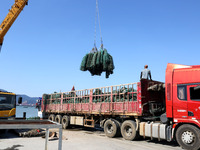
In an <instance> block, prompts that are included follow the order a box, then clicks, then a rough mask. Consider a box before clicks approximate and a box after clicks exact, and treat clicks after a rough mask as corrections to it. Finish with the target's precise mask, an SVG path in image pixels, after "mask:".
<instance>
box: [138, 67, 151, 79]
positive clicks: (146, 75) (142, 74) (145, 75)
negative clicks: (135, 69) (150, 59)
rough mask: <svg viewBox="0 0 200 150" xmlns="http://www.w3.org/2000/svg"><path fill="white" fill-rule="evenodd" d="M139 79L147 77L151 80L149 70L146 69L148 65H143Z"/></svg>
mask: <svg viewBox="0 0 200 150" xmlns="http://www.w3.org/2000/svg"><path fill="white" fill-rule="evenodd" d="M141 79H149V80H152V79H151V71H150V70H149V69H148V65H145V66H144V69H143V70H142V71H141V74H140V80H141Z"/></svg>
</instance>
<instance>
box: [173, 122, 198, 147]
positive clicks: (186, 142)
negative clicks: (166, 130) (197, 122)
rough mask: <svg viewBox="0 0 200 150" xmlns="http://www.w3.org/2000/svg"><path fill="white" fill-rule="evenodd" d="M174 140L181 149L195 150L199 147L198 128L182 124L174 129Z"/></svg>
mask: <svg viewBox="0 0 200 150" xmlns="http://www.w3.org/2000/svg"><path fill="white" fill-rule="evenodd" d="M176 140H177V142H178V144H179V145H180V146H181V147H182V148H183V149H188V150H197V149H199V148H200V142H199V141H200V130H199V129H198V128H197V127H195V126H193V125H189V124H185V125H182V126H180V127H179V128H178V129H177V131H176Z"/></svg>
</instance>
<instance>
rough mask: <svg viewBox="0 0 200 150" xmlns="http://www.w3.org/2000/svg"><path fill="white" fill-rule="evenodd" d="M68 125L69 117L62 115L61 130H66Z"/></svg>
mask: <svg viewBox="0 0 200 150" xmlns="http://www.w3.org/2000/svg"><path fill="white" fill-rule="evenodd" d="M69 125H70V120H69V116H66V115H64V116H63V118H62V127H63V129H67V128H68V127H69Z"/></svg>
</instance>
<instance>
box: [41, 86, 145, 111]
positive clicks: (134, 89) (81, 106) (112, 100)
mask: <svg viewBox="0 0 200 150" xmlns="http://www.w3.org/2000/svg"><path fill="white" fill-rule="evenodd" d="M138 87H139V83H130V84H121V85H115V86H106V87H100V88H92V89H85V90H77V91H69V92H63V93H54V94H46V95H43V104H45V107H46V109H45V110H46V112H49V111H51V112H57V113H62V112H63V113H64V112H79V113H80V112H81V113H91V114H99V113H120V114H126V113H127V114H128V113H129V115H130V114H132V115H134V113H136V114H137V115H138V113H139V111H141V110H139V108H140V107H139V104H140V105H141V101H140V99H141V95H140V94H141V92H139V91H138Z"/></svg>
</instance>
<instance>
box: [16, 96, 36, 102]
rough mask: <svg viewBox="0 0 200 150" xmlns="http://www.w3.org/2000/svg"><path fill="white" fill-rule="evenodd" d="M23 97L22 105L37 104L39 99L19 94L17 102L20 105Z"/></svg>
mask: <svg viewBox="0 0 200 150" xmlns="http://www.w3.org/2000/svg"><path fill="white" fill-rule="evenodd" d="M19 97H22V104H35V103H36V100H37V99H39V97H29V96H27V95H25V94H17V97H16V101H17V103H18V98H19Z"/></svg>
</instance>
